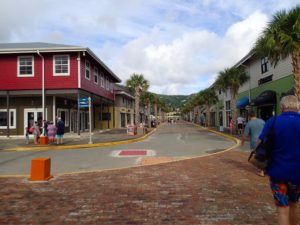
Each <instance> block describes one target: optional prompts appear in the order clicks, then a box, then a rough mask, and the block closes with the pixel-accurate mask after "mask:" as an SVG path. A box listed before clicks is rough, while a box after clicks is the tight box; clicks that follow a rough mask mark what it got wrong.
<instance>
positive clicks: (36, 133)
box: [32, 121, 41, 145]
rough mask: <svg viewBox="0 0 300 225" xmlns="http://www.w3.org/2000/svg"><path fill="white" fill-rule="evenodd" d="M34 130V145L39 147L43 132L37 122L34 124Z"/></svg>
mask: <svg viewBox="0 0 300 225" xmlns="http://www.w3.org/2000/svg"><path fill="white" fill-rule="evenodd" d="M32 128H33V141H34V144H36V145H37V144H38V143H39V138H40V135H41V130H40V127H39V125H38V122H37V121H35V122H34V124H33V127H32Z"/></svg>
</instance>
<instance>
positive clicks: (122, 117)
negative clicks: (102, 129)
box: [121, 113, 126, 127]
mask: <svg viewBox="0 0 300 225" xmlns="http://www.w3.org/2000/svg"><path fill="white" fill-rule="evenodd" d="M125 125H126V124H125V113H121V127H125Z"/></svg>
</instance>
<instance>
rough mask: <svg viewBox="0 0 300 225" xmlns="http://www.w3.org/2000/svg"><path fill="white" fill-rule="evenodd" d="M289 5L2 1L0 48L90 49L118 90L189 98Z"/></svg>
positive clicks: (238, 0)
mask: <svg viewBox="0 0 300 225" xmlns="http://www.w3.org/2000/svg"><path fill="white" fill-rule="evenodd" d="M295 2H296V1H294V0H264V1H261V0H198V1H196V0H185V1H184V0H84V1H82V0H1V8H0V32H1V34H0V42H36V41H39V42H51V43H60V44H71V45H79V46H84V47H89V48H90V49H92V50H93V51H94V52H95V53H96V54H97V55H98V56H99V58H101V59H102V60H103V62H104V63H106V64H107V65H108V66H109V67H110V68H111V69H112V70H113V71H114V72H115V73H116V74H117V75H118V76H119V77H120V79H121V80H122V81H123V82H125V81H126V80H127V79H128V78H129V77H130V75H131V74H132V73H141V74H143V75H144V76H145V78H146V79H147V80H148V81H149V83H150V91H153V92H155V93H160V94H191V93H195V92H198V91H200V90H202V89H204V88H206V87H208V86H209V85H210V84H212V83H213V82H214V80H215V78H216V76H217V74H218V73H219V72H220V71H222V70H224V69H225V68H226V67H231V66H233V65H234V64H235V63H236V62H237V61H239V60H240V59H241V58H242V57H244V56H245V55H246V54H247V53H248V52H249V50H250V49H251V47H252V46H253V44H254V42H255V40H256V38H257V37H258V36H259V35H260V32H261V30H262V29H263V27H265V26H266V24H267V22H268V21H269V20H270V19H271V16H272V15H273V14H274V13H275V12H276V11H278V10H281V9H289V8H291V7H293V6H295V5H296V3H295Z"/></svg>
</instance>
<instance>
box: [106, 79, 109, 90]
mask: <svg viewBox="0 0 300 225" xmlns="http://www.w3.org/2000/svg"><path fill="white" fill-rule="evenodd" d="M106 90H108V91H109V80H108V78H106Z"/></svg>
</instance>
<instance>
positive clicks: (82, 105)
mask: <svg viewBox="0 0 300 225" xmlns="http://www.w3.org/2000/svg"><path fill="white" fill-rule="evenodd" d="M79 107H80V108H86V107H89V99H88V98H80V99H79Z"/></svg>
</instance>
